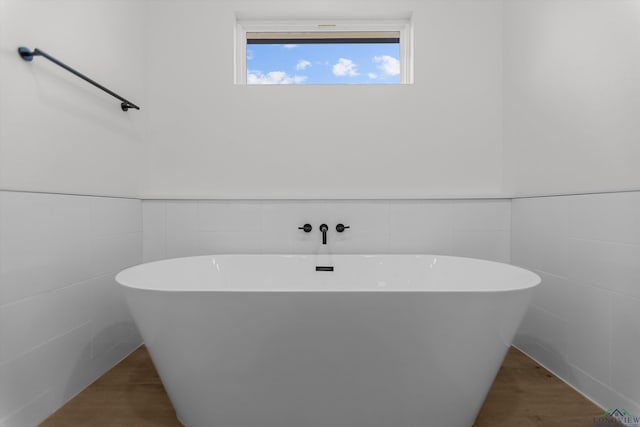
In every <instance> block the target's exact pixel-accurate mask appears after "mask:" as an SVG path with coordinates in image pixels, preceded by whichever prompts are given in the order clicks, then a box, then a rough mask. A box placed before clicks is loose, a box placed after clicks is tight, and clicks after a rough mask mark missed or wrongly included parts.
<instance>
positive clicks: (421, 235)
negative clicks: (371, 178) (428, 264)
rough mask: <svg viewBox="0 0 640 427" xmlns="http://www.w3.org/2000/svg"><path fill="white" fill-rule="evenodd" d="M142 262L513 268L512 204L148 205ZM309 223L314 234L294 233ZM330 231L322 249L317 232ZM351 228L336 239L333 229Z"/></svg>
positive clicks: (163, 202) (170, 202)
mask: <svg viewBox="0 0 640 427" xmlns="http://www.w3.org/2000/svg"><path fill="white" fill-rule="evenodd" d="M142 206H143V207H142V210H143V224H144V226H143V227H144V232H143V253H144V260H145V261H152V260H158V259H163V258H173V257H179V256H189V255H200V254H210V253H318V252H323V251H330V252H331V253H439V254H449V255H459V256H469V257H475V258H484V259H490V260H496V261H504V262H509V260H510V224H511V202H510V200H507V199H504V200H501V199H496V200H427V201H175V200H161V201H155V200H147V201H144V202H143V204H142ZM305 223H310V224H311V225H312V226H313V231H312V232H311V233H308V234H307V233H304V232H303V231H301V230H298V229H297V227H299V226H302V225H304V224H305ZM322 223H326V224H328V225H329V227H330V230H329V234H328V245H326V246H323V245H322V244H321V234H320V231H319V225H320V224H322ZM338 223H343V224H345V225H349V226H351V228H350V229H348V230H347V231H345V232H344V233H341V234H339V233H337V232H336V231H335V225H336V224H338Z"/></svg>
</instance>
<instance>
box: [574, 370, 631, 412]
mask: <svg viewBox="0 0 640 427" xmlns="http://www.w3.org/2000/svg"><path fill="white" fill-rule="evenodd" d="M565 380H566V381H567V382H568V383H569V384H571V385H573V386H574V387H575V388H577V389H578V390H580V392H581V393H583V394H584V395H586V396H587V397H588V398H589V399H591V400H592V401H593V402H595V403H596V404H597V405H599V406H600V407H602V408H625V409H626V410H628V411H629V412H631V413H632V414H638V413H640V404H638V403H637V402H633V401H631V400H630V399H628V398H627V397H626V396H623V395H622V394H620V393H619V392H618V391H616V390H614V389H613V388H611V387H609V386H608V385H606V384H603V383H601V382H600V381H598V380H596V379H595V378H593V377H592V376H591V375H589V374H588V373H587V372H584V371H583V370H582V369H580V368H578V367H576V366H570V372H569V374H568V376H567V377H566V378H565Z"/></svg>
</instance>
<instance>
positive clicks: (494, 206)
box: [451, 200, 511, 231]
mask: <svg viewBox="0 0 640 427" xmlns="http://www.w3.org/2000/svg"><path fill="white" fill-rule="evenodd" d="M451 206H452V209H451V215H452V225H453V229H454V230H459V231H462V230H464V231H496V230H502V231H508V230H509V229H510V228H511V200H461V201H452V205H451Z"/></svg>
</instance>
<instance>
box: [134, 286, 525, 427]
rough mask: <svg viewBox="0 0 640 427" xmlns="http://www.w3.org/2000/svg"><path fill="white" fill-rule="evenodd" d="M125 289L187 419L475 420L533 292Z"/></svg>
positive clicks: (251, 425)
mask: <svg viewBox="0 0 640 427" xmlns="http://www.w3.org/2000/svg"><path fill="white" fill-rule="evenodd" d="M126 292H127V299H128V301H129V302H130V304H131V305H132V306H136V307H137V310H135V311H134V313H133V314H134V317H135V318H136V322H137V324H138V325H139V326H140V330H141V333H142V335H143V338H144V340H145V343H146V345H147V347H148V348H149V351H150V353H151V356H152V359H153V361H154V364H155V365H156V368H157V369H158V372H159V374H160V377H161V378H162V380H163V383H164V385H165V387H166V389H167V392H168V394H169V397H170V399H171V400H172V402H173V404H174V407H175V408H176V412H177V413H178V414H179V416H180V419H181V422H183V424H184V425H185V426H188V427H216V426H220V427H328V426H330V427H442V426H446V427H470V426H471V425H472V424H473V422H474V420H475V418H476V415H477V413H478V411H479V410H480V408H481V406H482V403H483V401H484V398H485V396H486V393H487V392H488V390H489V388H490V386H491V384H492V382H493V379H494V378H495V375H496V373H497V371H498V369H499V367H500V364H501V363H502V360H503V358H504V356H505V354H506V351H507V349H508V347H509V345H510V343H511V340H512V337H513V334H514V333H515V329H516V328H517V325H518V323H519V322H520V318H521V316H522V313H524V310H525V307H526V304H527V302H528V300H529V297H530V295H529V292H528V291H527V290H525V291H519V292H502V293H499V294H491V293H447V292H439V293H410V292H405V293H384V294H383V293H339V292H326V293H306V294H305V293H293V292H292V293H287V292H280V293H268V292H265V293H260V292H252V293H218V294H212V293H202V294H201V295H194V294H195V293H192V294H184V293H172V294H167V293H162V292H156V293H154V292H149V291H143V290H138V289H132V288H127V289H126ZM145 307H147V308H148V309H145Z"/></svg>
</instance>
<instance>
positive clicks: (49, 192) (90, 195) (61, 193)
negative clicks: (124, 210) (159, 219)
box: [0, 188, 143, 200]
mask: <svg viewBox="0 0 640 427" xmlns="http://www.w3.org/2000/svg"><path fill="white" fill-rule="evenodd" d="M0 192H7V193H29V194H51V195H55V196H77V197H100V198H104V199H125V200H143V199H140V198H139V197H133V196H105V195H103V194H102V195H101V194H87V193H64V192H58V191H35V190H9V189H3V188H0Z"/></svg>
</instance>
